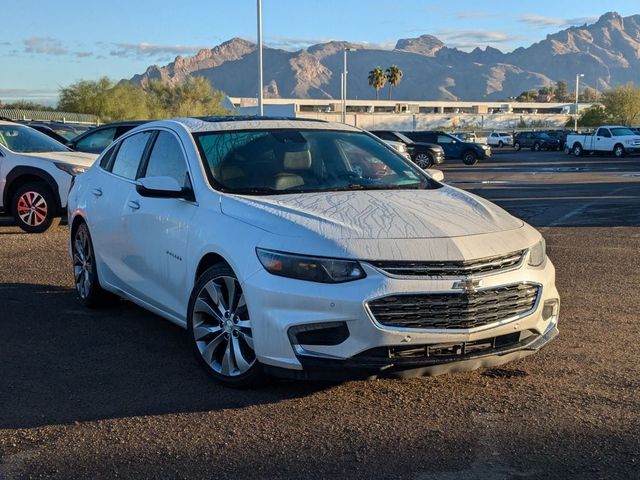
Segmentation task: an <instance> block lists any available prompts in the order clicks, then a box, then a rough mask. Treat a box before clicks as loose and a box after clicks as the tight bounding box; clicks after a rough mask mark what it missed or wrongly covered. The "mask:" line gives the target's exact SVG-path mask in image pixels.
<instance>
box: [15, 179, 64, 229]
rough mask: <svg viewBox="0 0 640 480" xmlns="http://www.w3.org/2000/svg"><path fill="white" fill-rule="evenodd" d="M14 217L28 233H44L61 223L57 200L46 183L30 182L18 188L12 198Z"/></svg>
mask: <svg viewBox="0 0 640 480" xmlns="http://www.w3.org/2000/svg"><path fill="white" fill-rule="evenodd" d="M12 211H13V217H14V219H15V220H16V222H17V223H18V226H19V227H20V228H21V229H22V230H24V231H25V232H27V233H43V232H46V231H47V230H49V229H50V228H53V227H56V226H57V225H58V224H59V223H60V218H59V217H56V215H55V213H56V201H55V198H54V196H53V193H52V192H51V189H50V188H49V186H48V185H47V184H45V183H40V182H37V183H28V184H26V185H23V186H21V187H20V188H18V190H17V191H16V193H15V194H14V195H13V200H12Z"/></svg>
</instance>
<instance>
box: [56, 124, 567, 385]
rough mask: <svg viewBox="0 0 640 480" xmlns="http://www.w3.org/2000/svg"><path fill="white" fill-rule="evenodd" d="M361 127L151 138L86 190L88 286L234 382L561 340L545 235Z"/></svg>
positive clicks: (89, 298) (498, 359) (134, 136)
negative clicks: (152, 316)
mask: <svg viewBox="0 0 640 480" xmlns="http://www.w3.org/2000/svg"><path fill="white" fill-rule="evenodd" d="M441 180H442V174H441V172H437V171H423V170H421V169H420V168H418V167H416V166H415V165H413V164H412V163H411V162H410V161H408V160H406V159H405V158H404V157H402V156H401V155H400V154H398V153H397V152H395V151H394V150H393V149H392V148H391V147H389V146H388V145H386V144H384V143H383V142H382V141H380V140H378V139H376V138H375V137H373V136H372V135H370V134H368V133H366V132H364V131H362V130H360V129H357V128H354V127H350V126H347V125H342V124H335V123H325V122H317V121H305V120H293V119H269V118H234V117H226V118H216V117H211V118H205V119H177V120H167V121H159V122H153V123H147V124H144V125H142V126H140V127H138V128H136V129H134V130H132V131H130V132H128V133H127V134H125V135H124V136H122V137H121V138H119V139H118V140H117V141H116V142H114V143H113V144H111V146H109V148H107V149H106V150H105V151H104V152H103V153H102V155H101V156H100V157H99V158H98V161H97V162H96V163H95V164H94V166H93V167H91V168H90V169H89V170H87V172H86V173H84V174H82V175H80V176H79V177H77V178H76V180H75V183H74V185H73V187H72V189H71V192H70V194H69V213H68V214H69V223H70V225H71V228H70V232H71V242H70V243H71V256H72V263H73V274H74V278H75V286H76V290H77V294H78V297H79V299H80V301H81V302H82V303H83V304H84V305H85V306H87V307H96V306H99V305H104V304H105V303H108V301H109V298H110V297H112V296H113V294H115V295H118V296H120V297H123V298H125V299H128V300H130V301H132V302H135V303H136V304H138V305H141V306H142V307H144V308H146V309H148V310H150V311H152V312H155V313H157V314H158V315H160V316H161V317H164V318H166V319H168V320H170V321H172V322H174V323H176V324H178V325H180V326H182V327H184V328H186V330H187V332H188V338H189V341H190V344H191V346H192V349H193V351H194V353H195V355H196V358H197V360H198V362H199V363H200V364H201V365H202V367H203V368H204V369H205V370H206V371H207V372H208V373H209V374H210V375H211V376H212V377H213V378H214V379H216V380H218V381H220V382H222V383H223V384H226V385H230V386H237V387H247V386H252V385H256V384H258V383H260V382H261V381H262V380H263V379H264V378H265V376H268V375H279V376H288V377H293V378H328V379H339V378H345V377H348V378H353V377H374V376H380V375H383V376H414V375H434V374H440V373H445V372H455V371H463V370H473V369H477V368H481V367H490V366H495V365H500V364H503V363H505V362H508V361H512V360H516V359H519V358H522V357H524V356H526V355H529V354H531V353H533V352H535V351H537V350H539V349H540V348H541V347H542V346H543V345H545V344H546V343H547V342H549V341H550V340H551V339H553V338H554V337H555V336H556V335H557V332H558V330H557V320H558V312H559V306H560V303H559V297H558V292H557V290H556V287H555V283H554V282H555V270H554V267H553V265H552V264H551V262H550V261H549V259H548V258H547V256H546V253H545V243H544V240H543V238H542V237H541V235H540V234H539V233H538V232H537V231H536V230H534V229H533V228H532V227H530V226H529V225H527V224H525V223H523V222H522V221H521V220H518V219H517V218H514V217H512V216H511V215H509V214H508V213H506V212H505V211H504V210H502V209H500V208H499V207H497V206H495V205H493V204H491V203H490V202H488V201H486V200H483V199H481V198H479V197H476V196H475V195H472V194H470V193H466V192H464V191H461V190H458V189H456V188H453V187H450V186H448V185H446V184H444V183H442V181H441Z"/></svg>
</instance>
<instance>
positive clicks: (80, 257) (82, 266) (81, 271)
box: [71, 222, 111, 308]
mask: <svg viewBox="0 0 640 480" xmlns="http://www.w3.org/2000/svg"><path fill="white" fill-rule="evenodd" d="M71 256H72V261H73V280H74V284H75V287H76V294H77V295H78V298H79V299H80V302H82V304H83V305H84V306H85V307H87V308H96V307H100V306H102V305H103V304H104V302H105V301H106V300H107V299H108V298H110V297H111V295H110V294H109V293H107V292H106V291H105V290H103V289H102V287H100V281H99V280H98V269H97V267H96V259H95V258H96V257H95V253H94V251H93V242H92V241H91V235H90V234H89V227H87V224H86V223H84V222H82V223H81V224H80V225H78V227H77V228H76V229H75V231H74V232H73V237H72V240H71Z"/></svg>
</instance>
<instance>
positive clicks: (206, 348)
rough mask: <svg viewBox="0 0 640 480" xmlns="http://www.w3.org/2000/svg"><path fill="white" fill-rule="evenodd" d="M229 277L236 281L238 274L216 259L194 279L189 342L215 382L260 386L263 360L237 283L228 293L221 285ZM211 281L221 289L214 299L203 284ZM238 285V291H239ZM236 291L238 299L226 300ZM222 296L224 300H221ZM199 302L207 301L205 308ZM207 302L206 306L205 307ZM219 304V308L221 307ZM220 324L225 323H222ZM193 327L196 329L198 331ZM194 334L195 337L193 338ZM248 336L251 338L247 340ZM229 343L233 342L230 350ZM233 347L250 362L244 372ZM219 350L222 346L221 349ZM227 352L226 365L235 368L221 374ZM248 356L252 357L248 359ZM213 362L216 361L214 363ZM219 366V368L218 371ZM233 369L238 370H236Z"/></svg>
mask: <svg viewBox="0 0 640 480" xmlns="http://www.w3.org/2000/svg"><path fill="white" fill-rule="evenodd" d="M229 279H233V280H235V282H238V277H237V276H236V274H235V273H234V272H233V270H232V269H231V267H229V266H228V265H227V264H226V263H218V264H216V265H214V266H212V267H209V268H208V269H207V270H205V272H204V273H203V274H202V275H200V277H199V278H198V279H197V281H196V284H195V285H194V287H193V291H192V292H191V297H190V298H189V307H188V310H187V335H188V338H189V343H190V344H191V349H192V351H193V353H194V355H195V356H196V360H197V361H198V363H199V364H200V366H201V367H202V368H203V369H204V370H205V371H206V372H207V373H208V374H209V375H210V376H211V377H212V378H213V379H214V380H216V381H217V382H219V383H221V384H223V385H225V386H228V387H232V388H253V387H257V386H261V385H263V384H264V383H265V382H266V381H267V376H266V374H265V373H264V368H263V366H262V364H260V362H258V360H257V358H255V350H253V337H252V333H251V327H250V325H251V324H250V319H249V314H248V309H247V307H246V303H244V305H243V306H241V305H242V304H243V301H242V299H243V296H244V294H243V293H242V288H241V287H240V284H239V283H237V284H234V285H235V286H234V287H233V290H234V292H235V295H234V294H232V293H230V290H231V288H228V287H224V285H228V283H227V282H228V281H229ZM219 281H220V289H219V290H218V289H217V282H219ZM212 283H213V284H214V288H216V292H220V293H219V294H217V293H216V296H217V297H219V300H218V301H217V303H216V299H213V296H212V295H210V294H209V291H210V290H208V289H207V288H206V287H207V286H209V285H212ZM238 288H239V292H240V293H238V290H237V289H238ZM236 295H238V298H237V300H231V301H230V300H229V298H230V297H231V298H235V296H236ZM225 297H226V300H224V299H225ZM200 302H204V303H205V304H206V305H205V308H202V307H198V305H201V303H200ZM234 302H236V306H235V307H233V306H232V305H231V304H232V303H234ZM225 303H226V304H229V306H230V308H229V309H226V305H224V304H225ZM207 305H208V307H209V308H206V306H207ZM221 306H222V309H221V308H220V307H221ZM223 309H224V310H228V311H226V312H225V313H224V314H222V313H221V310H223ZM214 315H215V316H214ZM247 322H248V325H249V326H248V327H245V326H242V324H243V323H244V324H247ZM223 324H224V325H226V326H223ZM234 324H235V325H234ZM196 329H197V330H198V332H197V333H196ZM203 332H206V333H203ZM196 336H198V337H197V338H196ZM247 337H248V338H247ZM248 339H250V340H251V342H248V341H247V340H248ZM228 344H231V345H235V346H232V347H231V348H230V350H229V347H228V346H227V345H228ZM235 348H238V351H239V352H240V356H241V357H242V360H243V361H245V362H246V364H247V365H248V364H250V366H249V367H248V368H247V369H246V370H245V371H244V372H242V366H241V364H240V363H239V362H238V360H239V359H238V355H237V354H235V353H228V352H229V351H231V352H234V349H235ZM221 350H224V352H222V351H221ZM227 354H228V355H229V362H231V363H230V364H228V365H227V367H229V366H230V367H233V369H234V370H232V371H230V372H229V374H224V373H223V370H225V367H224V363H225V357H226V355H227ZM251 354H253V357H251ZM205 356H209V357H210V361H207V360H205ZM214 357H215V358H214ZM220 358H221V360H220ZM251 358H252V360H251ZM249 360H251V363H250V362H249ZM216 362H217V363H219V365H216ZM218 367H219V369H220V371H218ZM235 370H237V371H238V372H240V373H235Z"/></svg>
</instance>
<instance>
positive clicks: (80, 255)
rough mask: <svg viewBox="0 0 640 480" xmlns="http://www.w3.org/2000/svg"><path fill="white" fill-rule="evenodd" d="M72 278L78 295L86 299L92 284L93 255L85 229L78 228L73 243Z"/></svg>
mask: <svg viewBox="0 0 640 480" xmlns="http://www.w3.org/2000/svg"><path fill="white" fill-rule="evenodd" d="M73 277H74V280H75V285H76V290H77V292H78V295H79V296H80V298H81V299H83V300H84V299H86V298H87V297H88V296H89V295H90V293H91V286H92V284H93V278H92V277H93V255H92V253H91V244H90V241H89V234H88V233H87V230H86V228H78V231H77V232H76V235H75V239H74V242H73Z"/></svg>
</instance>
